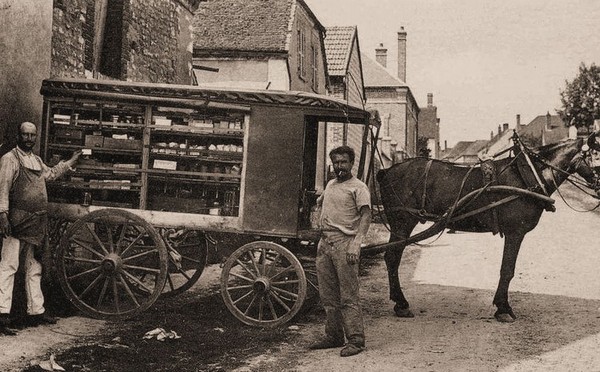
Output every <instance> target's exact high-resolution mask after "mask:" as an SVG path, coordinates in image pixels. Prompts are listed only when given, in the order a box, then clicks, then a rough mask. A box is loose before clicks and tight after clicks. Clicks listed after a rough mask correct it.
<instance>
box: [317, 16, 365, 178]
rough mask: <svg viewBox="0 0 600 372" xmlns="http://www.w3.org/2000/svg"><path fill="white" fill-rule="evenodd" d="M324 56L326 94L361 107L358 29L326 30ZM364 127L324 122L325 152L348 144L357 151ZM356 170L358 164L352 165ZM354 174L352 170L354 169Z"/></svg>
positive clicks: (339, 28)
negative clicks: (325, 61) (325, 126)
mask: <svg viewBox="0 0 600 372" xmlns="http://www.w3.org/2000/svg"><path fill="white" fill-rule="evenodd" d="M325 55H326V56H327V71H328V73H329V94H331V95H333V96H335V97H337V98H340V99H342V100H344V101H346V102H348V103H349V104H351V105H353V106H357V107H364V105H365V87H364V80H363V71H362V61H361V55H360V46H359V43H358V30H357V28H356V26H335V27H328V28H327V29H326V36H325ZM363 130H364V127H360V126H357V125H345V124H342V123H327V149H326V152H327V153H329V151H330V150H331V149H333V148H334V147H337V146H341V145H348V146H350V147H352V148H353V149H355V150H356V151H358V150H360V149H361V144H362V141H363ZM356 155H357V157H359V156H360V153H358V152H357V154H356ZM354 166H355V167H358V162H355V164H354ZM355 171H356V169H355Z"/></svg>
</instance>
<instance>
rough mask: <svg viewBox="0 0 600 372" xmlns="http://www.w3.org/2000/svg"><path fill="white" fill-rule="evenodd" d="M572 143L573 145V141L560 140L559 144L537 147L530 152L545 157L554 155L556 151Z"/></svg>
mask: <svg viewBox="0 0 600 372" xmlns="http://www.w3.org/2000/svg"><path fill="white" fill-rule="evenodd" d="M572 143H573V140H571V139H566V140H562V141H560V142H556V143H551V144H549V145H544V146H538V147H535V148H533V149H531V150H532V151H533V152H535V153H536V154H538V155H540V156H541V157H547V156H548V155H554V153H556V150H558V149H561V148H563V147H565V146H567V145H570V144H572Z"/></svg>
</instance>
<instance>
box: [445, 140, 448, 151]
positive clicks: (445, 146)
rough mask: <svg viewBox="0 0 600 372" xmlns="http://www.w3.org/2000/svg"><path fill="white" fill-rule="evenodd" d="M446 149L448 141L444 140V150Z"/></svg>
mask: <svg viewBox="0 0 600 372" xmlns="http://www.w3.org/2000/svg"><path fill="white" fill-rule="evenodd" d="M446 150H448V141H447V140H444V151H446Z"/></svg>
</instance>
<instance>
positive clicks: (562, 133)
mask: <svg viewBox="0 0 600 372" xmlns="http://www.w3.org/2000/svg"><path fill="white" fill-rule="evenodd" d="M548 121H549V122H550V130H546V124H547V122H548ZM517 132H518V133H519V136H521V137H523V136H525V137H527V136H529V137H532V138H539V139H541V138H542V133H543V136H544V142H545V143H546V144H549V143H557V142H560V141H562V140H563V139H565V138H567V137H568V136H569V128H568V127H567V126H566V124H565V122H564V121H563V120H562V119H561V118H560V116H558V115H550V114H546V115H538V116H536V117H535V119H533V120H532V121H531V122H530V123H529V124H527V125H525V126H521V127H520V128H519V129H518V130H517Z"/></svg>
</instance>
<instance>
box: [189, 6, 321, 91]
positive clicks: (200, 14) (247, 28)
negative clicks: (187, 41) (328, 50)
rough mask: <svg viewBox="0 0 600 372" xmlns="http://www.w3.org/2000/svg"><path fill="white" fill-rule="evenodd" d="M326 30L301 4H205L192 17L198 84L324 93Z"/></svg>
mask: <svg viewBox="0 0 600 372" xmlns="http://www.w3.org/2000/svg"><path fill="white" fill-rule="evenodd" d="M324 36H325V28H324V27H323V25H321V23H320V22H319V20H318V19H317V17H316V16H315V15H314V14H313V12H312V11H311V10H310V8H309V7H308V5H307V4H306V3H305V2H304V1H303V0H267V1H265V0H209V1H206V2H203V3H202V4H201V5H200V7H199V8H198V11H197V12H196V14H195V17H194V50H193V56H194V76H195V78H196V81H197V84H199V85H202V86H211V85H212V86H220V87H235V88H252V89H275V90H293V91H304V92H313V93H318V94H325V93H326V92H327V86H328V77H327V68H326V62H325V47H324V44H323V38H324Z"/></svg>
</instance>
